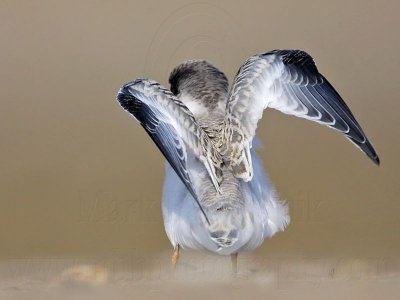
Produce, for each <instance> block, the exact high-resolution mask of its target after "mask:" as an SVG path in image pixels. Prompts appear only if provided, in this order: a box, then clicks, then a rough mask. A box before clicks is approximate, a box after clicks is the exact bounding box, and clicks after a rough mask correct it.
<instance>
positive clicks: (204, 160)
mask: <svg viewBox="0 0 400 300" xmlns="http://www.w3.org/2000/svg"><path fill="white" fill-rule="evenodd" d="M169 83H170V89H167V88H165V87H163V86H161V85H160V84H159V83H157V82H155V81H153V80H149V79H137V80H135V81H133V82H130V83H127V84H125V85H124V86H123V87H122V88H121V89H120V91H119V92H118V95H117V99H118V101H119V103H120V104H121V106H122V107H123V108H124V109H125V110H126V111H127V112H128V113H129V114H131V115H133V116H134V117H135V118H136V120H137V121H139V122H140V124H141V125H142V126H143V128H144V129H145V131H146V132H147V133H148V135H149V136H150V137H151V138H152V140H153V141H154V143H155V144H156V145H157V147H158V148H159V149H160V151H161V152H162V154H163V155H164V156H165V158H166V159H167V163H166V179H165V183H164V189H163V199H162V209H163V217H164V226H165V230H166V233H167V235H168V238H169V240H170V241H171V243H172V245H173V247H174V254H173V256H172V263H173V266H175V265H176V263H177V261H178V257H179V250H180V248H182V249H198V250H208V251H211V252H213V253H216V254H220V255H230V256H231V258H232V264H233V270H234V272H236V270H237V255H238V253H239V252H243V251H251V250H254V249H256V248H257V247H259V246H260V245H261V244H262V243H263V241H264V239H266V238H270V237H272V236H273V235H274V234H275V233H277V232H279V231H282V230H284V229H285V227H286V226H287V225H288V224H289V222H290V217H289V214H288V208H287V206H286V204H284V203H283V202H281V201H280V200H279V199H278V197H277V195H276V193H275V190H274V188H273V187H272V185H271V184H270V182H269V180H268V177H267V175H266V173H265V171H264V169H263V166H262V163H261V161H260V159H259V158H258V156H257V154H256V152H255V150H254V146H253V143H254V139H255V137H256V128H257V124H258V122H259V121H260V119H261V117H262V115H263V112H264V110H265V109H266V108H268V107H269V108H274V109H277V110H279V111H281V112H283V113H285V114H289V115H293V116H296V117H300V118H304V119H308V120H311V121H314V122H317V123H320V124H324V125H326V126H329V127H331V128H333V129H336V130H337V131H339V132H341V133H343V134H344V136H345V137H346V138H347V139H349V140H350V141H351V142H352V143H354V144H355V145H356V146H357V147H358V148H360V149H361V151H363V152H364V153H365V154H366V155H367V156H368V157H369V158H370V159H371V160H372V161H373V162H374V163H376V164H378V165H379V158H378V155H377V154H376V152H375V150H374V148H373V147H372V145H371V143H370V142H369V140H368V138H367V137H366V135H365V134H364V132H363V130H362V129H361V126H360V125H359V124H358V122H357V121H356V119H355V117H354V116H353V114H352V113H351V111H350V109H349V108H348V106H347V105H346V103H345V102H344V101H343V100H342V98H341V97H340V96H339V94H338V93H337V92H336V91H335V89H334V88H333V87H332V85H331V84H330V83H329V82H328V81H327V80H326V79H325V77H324V76H323V75H321V74H320V73H319V71H318V69H317V67H316V65H315V62H314V60H313V58H312V57H311V56H310V55H309V54H307V53H305V52H304V51H300V50H274V51H270V52H267V53H262V54H258V55H254V56H252V57H250V58H249V59H247V60H246V61H245V62H244V63H243V65H242V66H241V67H240V69H239V71H238V73H237V75H236V77H235V79H234V81H233V84H232V85H231V86H230V87H229V83H228V79H227V78H226V76H225V74H224V73H222V72H221V71H220V70H218V69H217V68H216V67H214V66H213V65H212V64H210V63H208V62H207V61H204V60H191V61H187V62H184V63H182V64H180V65H178V66H177V67H176V68H175V69H174V70H173V71H172V73H171V74H170V77H169Z"/></svg>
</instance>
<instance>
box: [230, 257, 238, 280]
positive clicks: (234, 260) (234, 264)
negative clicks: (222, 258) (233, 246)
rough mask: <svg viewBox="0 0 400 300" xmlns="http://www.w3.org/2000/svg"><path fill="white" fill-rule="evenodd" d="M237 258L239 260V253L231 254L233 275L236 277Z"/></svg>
mask: <svg viewBox="0 0 400 300" xmlns="http://www.w3.org/2000/svg"><path fill="white" fill-rule="evenodd" d="M237 258H238V254H237V253H233V254H231V263H232V273H233V275H235V276H236V275H237Z"/></svg>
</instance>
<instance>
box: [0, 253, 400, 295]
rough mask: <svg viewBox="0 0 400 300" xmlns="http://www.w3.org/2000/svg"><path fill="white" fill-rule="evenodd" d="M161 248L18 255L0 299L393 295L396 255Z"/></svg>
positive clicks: (4, 270)
mask: <svg viewBox="0 0 400 300" xmlns="http://www.w3.org/2000/svg"><path fill="white" fill-rule="evenodd" d="M184 255H185V256H184V257H182V258H181V261H180V264H179V266H178V268H177V269H176V270H175V272H172V271H171V269H170V266H169V265H168V262H169V261H168V256H169V253H162V254H160V255H159V256H157V257H152V258H147V259H137V258H134V259H127V258H123V259H122V258H121V259H115V258H114V259H108V260H107V259H106V260H105V259H97V260H94V259H90V260H88V259H29V260H28V259H18V260H10V261H7V262H3V263H2V264H1V267H0V276H1V277H0V278H1V283H0V299H2V300H3V299H113V298H116V297H117V299H138V298H140V299H207V298H212V299H215V298H218V299H245V297H252V298H255V299H294V298H296V299H398V298H399V293H400V272H399V266H400V264H399V261H396V260H391V261H389V260H382V259H344V258H343V259H340V258H337V259H317V258H284V257H282V258H273V259H266V260H260V259H254V258H252V256H242V257H239V273H238V275H237V276H236V277H234V276H233V275H232V274H231V272H230V261H229V259H228V258H223V257H215V256H209V255H202V254H192V253H184Z"/></svg>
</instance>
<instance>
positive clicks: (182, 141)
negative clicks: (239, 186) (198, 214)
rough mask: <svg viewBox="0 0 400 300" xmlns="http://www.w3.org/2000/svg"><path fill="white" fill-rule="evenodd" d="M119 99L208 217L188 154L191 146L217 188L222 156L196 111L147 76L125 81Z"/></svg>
mask: <svg viewBox="0 0 400 300" xmlns="http://www.w3.org/2000/svg"><path fill="white" fill-rule="evenodd" d="M117 99H118V101H119V103H120V104H121V106H122V107H123V108H124V109H125V110H126V111H128V112H129V113H130V114H131V115H133V116H134V117H135V118H136V119H137V120H138V121H139V122H140V124H141V125H142V126H143V128H144V129H145V130H146V132H147V133H148V135H149V136H150V137H151V138H152V140H153V141H154V143H155V144H156V145H157V146H158V148H159V149H160V151H161V152H162V154H163V155H164V156H165V158H166V159H167V160H168V162H169V163H170V165H171V166H172V168H173V169H174V170H175V172H176V174H177V175H178V176H179V177H180V179H181V180H182V182H183V183H184V184H185V186H186V187H187V189H188V190H189V191H190V193H191V194H192V195H193V197H194V198H195V199H196V201H197V203H198V205H199V207H200V209H201V211H202V212H203V214H204V216H205V217H206V219H207V216H206V214H205V213H204V210H203V208H202V207H201V205H200V203H199V201H198V198H197V195H196V192H195V189H194V186H193V183H192V179H191V176H190V170H188V167H187V155H188V152H189V150H190V151H191V152H192V153H193V154H194V155H196V157H197V158H198V159H199V160H200V161H202V162H203V163H204V165H205V167H206V168H207V170H208V172H209V174H210V177H211V179H212V181H213V183H214V185H215V187H216V189H217V190H219V182H220V180H221V179H220V178H219V177H218V176H217V172H218V170H217V169H218V168H219V167H220V165H221V162H222V159H221V158H220V156H219V153H218V152H217V151H216V150H215V148H214V146H213V144H212V143H211V142H210V140H209V139H208V136H207V134H206V133H205V132H204V131H203V130H202V129H201V128H200V127H199V126H198V124H197V122H196V120H195V118H194V116H193V114H192V113H191V112H190V111H189V109H188V108H187V107H186V106H185V105H184V104H183V103H182V102H181V101H180V100H179V99H177V98H176V97H175V96H174V95H173V94H172V93H171V92H170V91H169V90H167V89H166V88H164V87H162V86H161V85H160V84H159V83H157V82H155V81H152V80H147V79H138V80H135V81H133V82H131V83H128V84H125V85H124V86H123V87H122V88H121V89H120V90H119V92H118V95H117ZM207 221H208V219H207Z"/></svg>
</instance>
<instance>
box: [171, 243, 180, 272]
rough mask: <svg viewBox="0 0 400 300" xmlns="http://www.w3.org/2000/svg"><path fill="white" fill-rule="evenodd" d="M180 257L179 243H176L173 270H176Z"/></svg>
mask: <svg viewBox="0 0 400 300" xmlns="http://www.w3.org/2000/svg"><path fill="white" fill-rule="evenodd" d="M178 259H179V244H177V245H176V247H175V250H174V254H172V259H171V262H172V265H171V266H172V270H175V268H176V264H177V263H178Z"/></svg>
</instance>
